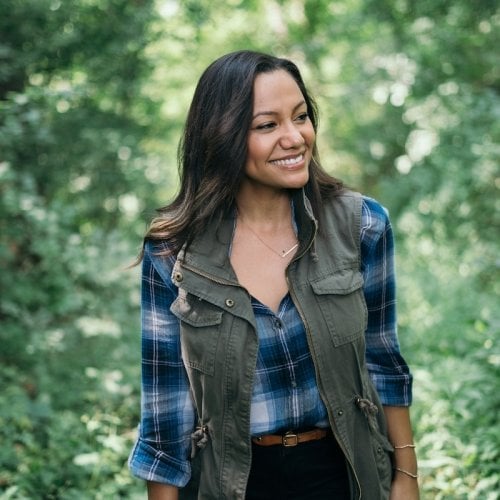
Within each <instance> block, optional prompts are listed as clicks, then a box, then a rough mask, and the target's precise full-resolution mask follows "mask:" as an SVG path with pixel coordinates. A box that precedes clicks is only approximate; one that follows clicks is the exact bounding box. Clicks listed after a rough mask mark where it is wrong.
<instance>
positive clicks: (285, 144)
mask: <svg viewBox="0 0 500 500" xmlns="http://www.w3.org/2000/svg"><path fill="white" fill-rule="evenodd" d="M304 143H305V139H304V137H303V135H302V134H301V133H300V130H299V129H298V128H297V127H296V126H295V124H289V125H287V126H286V127H285V129H284V130H283V134H282V136H281V138H280V145H281V147H282V148H283V149H293V148H298V147H299V146H302V145H303V144H304Z"/></svg>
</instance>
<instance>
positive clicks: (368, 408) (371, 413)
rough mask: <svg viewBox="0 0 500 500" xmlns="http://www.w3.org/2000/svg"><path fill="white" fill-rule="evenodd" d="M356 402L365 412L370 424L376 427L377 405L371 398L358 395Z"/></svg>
mask: <svg viewBox="0 0 500 500" xmlns="http://www.w3.org/2000/svg"><path fill="white" fill-rule="evenodd" d="M354 402H355V403H356V405H357V407H358V408H359V409H360V410H361V411H362V412H363V414H364V416H365V417H366V419H367V420H368V423H369V424H370V426H371V427H374V426H375V416H376V415H377V413H378V407H377V405H376V404H374V403H372V402H371V401H370V400H369V399H364V398H362V397H360V396H356V399H355V400H354Z"/></svg>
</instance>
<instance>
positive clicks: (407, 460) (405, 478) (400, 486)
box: [384, 406, 419, 500]
mask: <svg viewBox="0 0 500 500" xmlns="http://www.w3.org/2000/svg"><path fill="white" fill-rule="evenodd" d="M384 413H385V417H386V420H387V431H388V435H389V441H390V442H391V443H392V445H393V446H394V448H395V449H394V461H395V463H394V467H395V468H396V470H395V477H394V483H393V488H392V491H391V499H399V498H401V499H403V498H404V499H405V500H409V499H418V497H419V496H418V482H417V478H416V477H413V476H416V475H417V457H416V454H415V448H414V447H413V446H408V445H413V432H412V429H411V422H410V412H409V409H408V408H407V407H399V406H384ZM398 469H399V470H398ZM403 471H404V472H403Z"/></svg>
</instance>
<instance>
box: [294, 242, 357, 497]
mask: <svg viewBox="0 0 500 500" xmlns="http://www.w3.org/2000/svg"><path fill="white" fill-rule="evenodd" d="M309 246H310V245H309ZM285 276H286V282H287V285H288V291H289V292H290V296H291V297H292V301H293V303H294V304H295V307H296V308H297V311H298V312H299V316H300V318H301V319H302V322H303V323H304V328H305V331H306V335H307V337H308V344H309V349H310V350H311V356H312V357H313V360H314V370H315V372H316V379H317V380H321V377H319V374H318V368H317V366H318V364H317V362H316V356H315V353H314V350H313V349H311V346H312V345H313V344H312V340H311V330H310V328H309V325H308V324H307V320H306V318H305V316H304V313H303V311H302V308H301V306H300V304H299V301H298V300H297V296H296V295H295V291H294V290H293V287H292V283H291V281H290V279H289V278H288V270H287V273H286V275H285ZM318 390H319V393H320V395H321V398H322V399H323V402H324V403H325V406H326V409H327V411H328V417H329V420H330V422H334V419H333V417H332V415H333V411H332V409H331V408H330V404H329V403H328V400H327V398H326V397H325V395H324V394H323V389H322V387H321V385H320V384H318ZM332 432H333V434H334V436H335V439H336V440H337V443H338V445H339V446H340V448H341V449H342V453H343V454H344V457H345V458H346V460H347V462H348V463H349V466H350V467H351V470H352V473H353V475H354V479H355V480H356V484H357V485H358V491H359V496H358V500H361V485H360V484H359V480H358V477H357V475H356V471H355V469H354V466H353V464H352V462H351V460H350V458H349V457H348V454H347V453H346V450H345V448H344V445H343V444H342V442H341V440H340V439H338V436H337V431H336V429H335V428H332Z"/></svg>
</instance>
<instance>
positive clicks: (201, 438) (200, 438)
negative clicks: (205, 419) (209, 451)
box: [191, 425, 208, 458]
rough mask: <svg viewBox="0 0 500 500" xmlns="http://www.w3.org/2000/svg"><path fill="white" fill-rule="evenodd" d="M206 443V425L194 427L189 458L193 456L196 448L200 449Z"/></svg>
mask: <svg viewBox="0 0 500 500" xmlns="http://www.w3.org/2000/svg"><path fill="white" fill-rule="evenodd" d="M207 443H208V427H207V426H206V425H202V426H199V427H196V429H195V431H194V432H193V433H192V434H191V458H194V457H195V455H196V452H197V450H198V449H200V450H202V449H203V448H205V446H206V445H207Z"/></svg>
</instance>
